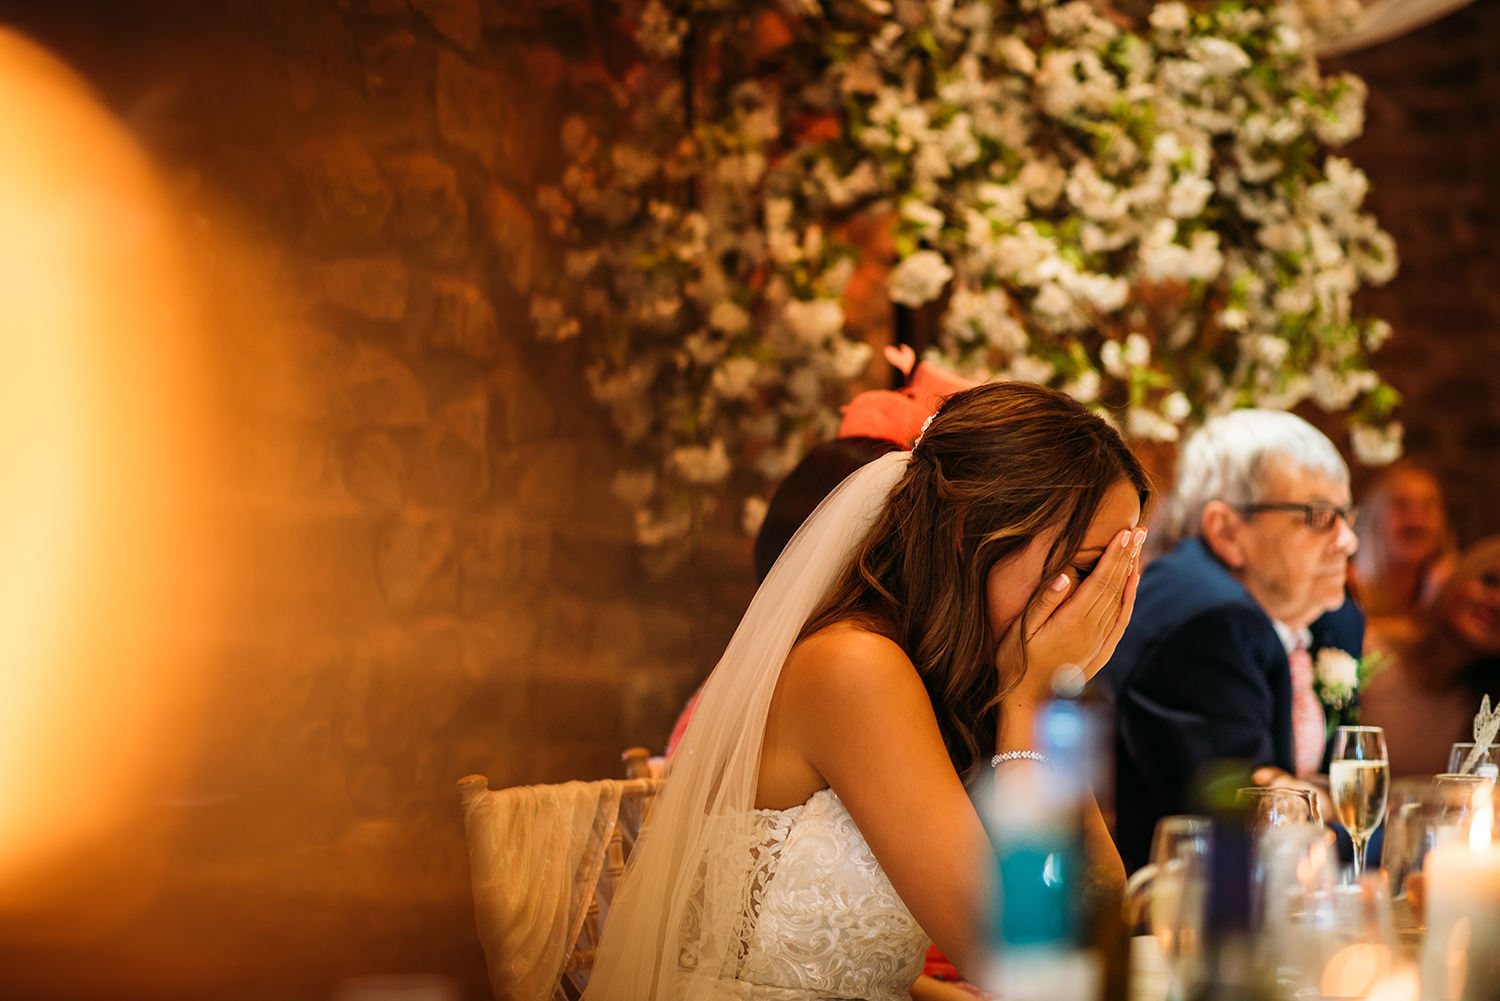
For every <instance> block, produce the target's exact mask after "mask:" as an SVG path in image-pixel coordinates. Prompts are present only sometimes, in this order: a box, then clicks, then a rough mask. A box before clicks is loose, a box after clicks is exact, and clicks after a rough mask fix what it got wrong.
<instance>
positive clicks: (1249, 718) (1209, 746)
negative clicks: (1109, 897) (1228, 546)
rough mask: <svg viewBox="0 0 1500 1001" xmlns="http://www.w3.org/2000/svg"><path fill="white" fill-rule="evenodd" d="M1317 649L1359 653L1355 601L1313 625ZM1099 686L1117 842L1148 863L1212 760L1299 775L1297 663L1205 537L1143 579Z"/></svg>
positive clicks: (1124, 854) (1360, 621) (1137, 861)
mask: <svg viewBox="0 0 1500 1001" xmlns="http://www.w3.org/2000/svg"><path fill="white" fill-rule="evenodd" d="M1312 634H1313V640H1312V647H1313V650H1314V651H1316V650H1317V649H1319V648H1320V647H1324V646H1336V647H1339V648H1341V649H1343V650H1347V651H1348V652H1349V653H1351V654H1353V655H1354V656H1356V657H1357V656H1359V654H1360V647H1361V645H1362V643H1363V640H1364V616H1363V615H1362V614H1361V613H1360V611H1359V609H1358V608H1357V607H1356V606H1355V605H1354V603H1353V601H1346V602H1345V603H1344V605H1343V607H1342V608H1340V609H1338V610H1337V611H1334V612H1330V613H1328V614H1326V615H1324V616H1322V617H1321V618H1319V619H1318V620H1317V621H1316V622H1314V623H1313V625H1312ZM1092 688H1093V689H1094V690H1095V692H1096V693H1097V694H1098V695H1100V696H1102V697H1103V698H1105V699H1107V700H1109V701H1111V702H1112V703H1113V704H1114V709H1115V812H1116V829H1115V842H1116V845H1117V846H1118V848H1119V849H1120V857H1121V858H1122V859H1123V860H1124V862H1125V868H1126V869H1127V870H1129V871H1134V870H1136V869H1138V868H1140V867H1141V866H1142V865H1144V864H1145V863H1146V862H1147V861H1148V860H1149V854H1150V850H1151V832H1152V830H1153V829H1154V828H1155V826H1156V821H1157V820H1158V819H1159V818H1161V817H1164V816H1167V815H1169V814H1175V813H1187V812H1191V811H1190V808H1191V806H1192V803H1191V799H1192V793H1193V786H1194V782H1195V778H1196V776H1197V774H1198V772H1199V770H1200V769H1201V768H1202V767H1203V766H1204V765H1205V764H1207V763H1208V762H1211V761H1214V760H1217V759H1222V758H1240V759H1245V760H1248V761H1250V762H1253V763H1254V764H1257V765H1259V764H1266V765H1275V766H1277V767H1278V768H1283V769H1285V770H1286V771H1289V772H1290V771H1294V766H1293V758H1292V696H1291V688H1292V682H1291V667H1290V665H1289V664H1288V662H1287V654H1286V648H1285V647H1284V646H1282V643H1281V638H1280V637H1279V636H1278V635H1277V634H1276V629H1275V627H1274V626H1273V625H1272V624H1271V619H1270V616H1268V615H1267V614H1266V613H1265V611H1264V610H1263V609H1262V608H1261V607H1260V604H1259V603H1258V602H1256V600H1255V599H1254V598H1253V597H1251V596H1250V592H1248V591H1246V590H1245V588H1244V585H1242V584H1241V583H1240V582H1239V581H1238V580H1236V579H1235V578H1234V577H1233V576H1232V575H1231V574H1230V573H1229V571H1228V570H1226V569H1225V568H1224V566H1223V565H1222V564H1221V563H1219V561H1218V560H1217V559H1215V558H1214V556H1213V554H1212V553H1210V552H1209V551H1208V550H1207V549H1206V548H1205V547H1204V546H1203V544H1202V543H1201V542H1200V541H1199V540H1197V539H1185V540H1183V541H1182V542H1181V543H1179V544H1178V545H1177V547H1176V548H1174V549H1173V550H1172V551H1171V552H1170V553H1167V554H1166V555H1164V556H1161V557H1159V558H1157V559H1156V560H1153V561H1152V562H1151V563H1149V564H1148V565H1147V566H1146V569H1145V571H1144V572H1143V573H1142V575H1141V583H1140V589H1139V591H1138V593H1137V595H1136V602H1135V613H1134V614H1133V615H1132V617H1131V620H1130V625H1129V626H1128V627H1127V628H1126V630H1125V634H1124V636H1122V637H1121V639H1120V643H1119V646H1118V647H1116V648H1115V653H1114V656H1113V657H1111V658H1110V661H1109V663H1108V664H1106V665H1105V666H1104V668H1103V669H1102V670H1101V671H1100V672H1099V674H1098V676H1097V677H1095V679H1094V681H1093V683H1092Z"/></svg>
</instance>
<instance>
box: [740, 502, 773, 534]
mask: <svg viewBox="0 0 1500 1001" xmlns="http://www.w3.org/2000/svg"><path fill="white" fill-rule="evenodd" d="M769 506H770V505H769V504H768V503H767V502H766V499H765V498H764V497H746V498H745V505H744V507H743V508H741V510H740V531H742V532H744V533H745V534H746V535H754V534H755V533H757V532H759V531H760V526H761V525H762V524H764V523H765V520H766V509H767V508H768V507H769Z"/></svg>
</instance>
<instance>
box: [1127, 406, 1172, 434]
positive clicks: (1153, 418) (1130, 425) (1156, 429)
mask: <svg viewBox="0 0 1500 1001" xmlns="http://www.w3.org/2000/svg"><path fill="white" fill-rule="evenodd" d="M1125 432H1126V434H1129V435H1131V436H1132V437H1135V438H1145V439H1146V440H1147V441H1176V440H1177V439H1178V437H1179V436H1180V435H1181V434H1182V432H1181V430H1180V429H1179V428H1178V427H1177V424H1176V423H1174V422H1173V421H1170V420H1168V419H1167V418H1165V417H1163V416H1162V415H1161V414H1159V413H1157V412H1156V411H1154V410H1152V409H1150V408H1149V407H1131V408H1130V409H1129V410H1127V411H1126V412H1125Z"/></svg>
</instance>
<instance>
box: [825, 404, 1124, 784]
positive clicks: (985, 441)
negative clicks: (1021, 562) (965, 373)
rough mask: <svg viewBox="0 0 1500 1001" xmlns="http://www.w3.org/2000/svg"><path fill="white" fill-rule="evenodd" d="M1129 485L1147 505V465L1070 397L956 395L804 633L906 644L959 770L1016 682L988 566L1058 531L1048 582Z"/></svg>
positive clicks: (991, 728) (988, 740) (987, 742)
mask: <svg viewBox="0 0 1500 1001" xmlns="http://www.w3.org/2000/svg"><path fill="white" fill-rule="evenodd" d="M1121 479H1126V480H1128V481H1129V482H1130V483H1131V485H1132V486H1134V487H1135V489H1136V491H1137V493H1138V494H1139V495H1140V498H1141V506H1142V507H1143V508H1144V507H1145V505H1146V501H1147V499H1148V497H1149V495H1150V488H1149V484H1148V482H1147V479H1146V474H1145V473H1144V472H1143V471H1142V469H1141V465H1140V463H1139V462H1138V461H1137V460H1136V458H1135V456H1134V455H1132V454H1131V453H1130V450H1129V449H1128V448H1126V446H1125V443H1124V442H1123V441H1122V440H1121V439H1120V435H1119V434H1118V433H1117V432H1116V431H1115V429H1114V428H1112V427H1110V426H1109V424H1107V423H1105V422H1104V421H1103V420H1102V419H1100V418H1099V417H1098V416H1096V415H1095V414H1093V413H1091V412H1090V411H1089V410H1088V408H1086V407H1084V406H1083V405H1082V404H1081V403H1079V402H1078V401H1076V400H1074V399H1073V398H1072V397H1070V396H1066V395H1064V394H1063V393H1059V392H1056V391H1054V390H1051V389H1046V388H1044V387H1042V386H1037V385H1033V384H1031V383H1019V382H1001V383H989V384H986V385H983V386H978V387H975V388H974V389H969V390H965V391H963V392H961V393H956V394H954V395H953V396H951V397H949V398H948V399H947V400H946V401H945V402H944V403H943V405H942V407H941V408H939V410H938V412H937V414H936V416H935V417H934V418H933V419H932V421H931V423H930V424H929V425H928V427H927V430H926V432H925V433H924V434H923V435H922V436H921V438H920V439H919V440H918V444H917V445H916V446H915V448H914V450H913V452H912V458H911V461H910V463H909V465H908V466H907V469H906V473H905V475H904V476H903V477H902V478H901V480H900V481H899V482H898V483H897V484H896V486H895V488H894V489H893V490H892V491H891V496H890V500H889V502H888V503H887V505H886V507H885V510H884V511H883V512H882V513H881V514H880V516H879V517H878V518H877V519H876V521H875V524H874V525H872V526H871V528H870V533H869V534H868V535H867V536H866V537H865V538H864V540H863V541H862V542H861V543H860V545H859V547H858V549H857V550H856V552H855V555H854V558H853V562H852V563H851V565H850V566H849V568H848V569H847V570H846V571H845V572H844V573H843V575H842V576H841V577H840V578H839V580H838V582H837V583H836V584H835V585H834V587H833V590H832V591H831V592H830V594H829V597H828V598H827V599H825V601H824V602H823V604H822V605H821V606H820V607H819V609H818V611H817V612H815V613H814V614H813V616H812V617H811V618H810V619H809V620H808V622H807V625H806V626H805V627H804V628H803V630H802V635H803V636H808V635H811V634H812V633H814V632H816V631H818V630H819V629H822V628H824V627H825V626H828V625H831V624H833V623H836V622H855V623H858V624H859V625H861V626H863V627H864V628H868V629H871V630H873V631H875V632H878V633H881V634H882V635H885V636H888V637H889V638H890V639H892V640H893V641H894V642H896V643H897V644H899V645H900V646H901V648H902V649H903V650H904V651H906V654H907V656H909V657H910V658H911V659H912V663H914V664H915V665H916V668H917V672H918V674H920V675H921V677H922V682H923V684H924V685H925V686H926V688H927V694H928V697H929V698H930V699H931V700H932V707H933V710H934V711H935V712H936V714H937V721H938V727H939V729H940V730H941V731H942V734H943V742H944V744H945V745H946V746H947V749H948V755H949V757H950V758H952V760H953V764H954V767H955V768H957V769H958V771H959V772H960V773H962V772H964V771H966V770H967V769H968V768H969V767H970V766H971V765H972V764H973V763H974V762H975V761H977V760H979V759H980V758H981V757H988V755H989V753H990V752H989V751H987V750H982V749H983V748H986V747H993V746H994V743H995V737H996V728H997V727H998V721H999V712H998V709H999V705H1000V700H1001V698H1002V697H1003V696H1004V695H1005V693H1006V692H1007V691H1009V690H1010V689H1011V688H1013V687H1014V686H1015V684H1016V683H1017V682H1019V681H1020V677H1019V676H1017V677H1015V678H1012V679H1007V680H1006V682H1005V684H1004V685H1002V684H1001V682H1000V679H999V677H998V676H997V673H996V671H995V667H994V664H993V662H992V661H991V660H990V658H989V656H988V651H990V650H992V649H993V647H994V644H995V643H996V642H997V640H998V637H994V636H992V635H990V627H989V621H988V615H987V614H986V600H985V596H986V581H987V579H988V576H989V572H990V569H991V568H992V567H994V565H995V564H996V563H999V562H1000V561H1002V560H1004V559H1006V558H1008V557H1010V556H1012V555H1014V554H1016V553H1018V552H1020V551H1021V550H1023V549H1024V548H1025V547H1026V546H1027V545H1029V544H1030V542H1031V540H1032V539H1033V538H1035V537H1036V536H1037V535H1038V534H1039V533H1041V532H1043V531H1045V530H1046V529H1048V528H1049V527H1051V526H1054V525H1057V526H1060V528H1061V531H1060V532H1059V534H1058V537H1057V540H1056V541H1055V542H1054V543H1053V545H1052V549H1051V552H1049V553H1048V555H1047V562H1046V568H1045V570H1044V572H1043V573H1042V576H1041V581H1050V580H1053V579H1054V578H1055V577H1056V576H1057V575H1058V574H1059V573H1061V572H1062V571H1063V570H1064V569H1065V568H1066V567H1067V565H1068V561H1069V560H1070V559H1071V558H1072V557H1073V555H1074V553H1076V552H1077V551H1078V549H1079V547H1080V546H1081V545H1082V544H1083V537H1084V535H1085V534H1086V533H1087V531H1088V527H1089V523H1090V522H1091V521H1092V520H1093V518H1094V514H1095V512H1096V511H1097V510H1098V508H1099V504H1100V502H1101V501H1102V500H1103V498H1104V495H1105V493H1106V492H1107V491H1108V490H1109V489H1110V488H1111V487H1112V486H1114V485H1115V484H1116V483H1118V482H1119V481H1120V480H1121ZM1042 586H1043V585H1042V583H1040V582H1039V583H1038V585H1037V593H1040V591H1041V589H1042ZM1033 597H1035V595H1033ZM1029 604H1030V603H1029V602H1028V607H1029ZM1023 628H1024V619H1023Z"/></svg>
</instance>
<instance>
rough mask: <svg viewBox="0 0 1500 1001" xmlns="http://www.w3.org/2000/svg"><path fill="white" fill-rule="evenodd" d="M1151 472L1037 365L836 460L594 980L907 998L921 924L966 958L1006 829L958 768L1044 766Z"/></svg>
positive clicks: (1111, 629)
mask: <svg viewBox="0 0 1500 1001" xmlns="http://www.w3.org/2000/svg"><path fill="white" fill-rule="evenodd" d="M1146 494H1147V487H1146V479H1145V476H1144V474H1143V473H1142V471H1141V468H1140V465H1139V464H1138V463H1137V462H1136V460H1135V458H1134V457H1133V456H1132V455H1131V454H1130V452H1129V451H1128V450H1127V449H1126V447H1125V445H1124V443H1123V442H1122V441H1121V440H1120V437H1119V435H1118V434H1117V433H1116V432H1115V431H1114V430H1113V429H1112V428H1111V427H1110V426H1109V425H1108V424H1106V423H1105V422H1104V421H1103V420H1101V419H1100V418H1098V417H1097V416H1095V415H1093V414H1092V413H1090V412H1089V411H1088V410H1087V409H1086V408H1085V407H1083V406H1082V405H1081V404H1079V403H1077V402H1076V401H1074V400H1072V399H1071V398H1069V397H1067V396H1064V395H1062V394H1060V393H1057V392H1054V391H1052V390H1048V389H1044V388H1042V387H1039V386H1035V385H1030V384H1022V383H993V384H988V385H983V386H979V387H977V388H975V389H971V390H967V391H964V392H961V393H958V394H956V395H954V396H952V397H950V398H949V399H948V400H947V401H946V402H945V403H944V404H943V406H942V407H941V409H939V411H938V412H937V414H936V415H935V416H934V418H933V419H932V420H931V421H930V422H929V424H928V426H927V428H926V430H925V431H924V433H923V434H922V435H921V436H919V438H918V439H917V443H916V445H915V446H913V448H912V450H911V451H910V452H893V453H891V454H889V455H886V456H883V457H881V458H879V459H877V460H875V461H874V462H872V463H870V464H869V465H867V466H865V467H864V468H862V469H861V470H859V471H858V472H856V473H854V474H853V475H851V476H850V477H849V478H848V479H847V480H845V481H844V483H843V484H841V485H840V486H839V487H838V488H837V489H836V490H835V491H834V492H833V493H832V494H831V495H830V496H829V498H828V499H827V500H825V501H824V502H823V504H822V505H821V506H820V507H819V508H818V509H817V511H815V512H814V514H813V515H812V517H811V518H810V519H809V520H808V522H807V523H806V525H804V527H803V528H802V529H801V531H799V532H798V533H797V535H796V536H795V537H794V538H793V539H792V541H791V543H790V544H789V545H788V546H787V548H786V550H785V552H784V553H783V555H782V556H781V558H780V559H779V560H778V561H777V563H776V565H775V567H774V568H773V569H772V571H771V573H770V575H769V576H768V577H767V578H766V580H765V582H764V583H763V584H762V585H761V587H760V590H759V591H758V592H757V593H756V595H755V598H754V600H753V601H752V602H751V604H750V607H749V609H748V611H747V612H746V613H745V617H744V619H743V620H742V621H741V623H740V626H739V628H738V629H737V630H736V632H735V634H734V637H733V639H732V640H731V641H730V643H729V647H728V649H727V650H726V651H725V653H724V656H723V659H722V660H720V662H719V665H718V666H717V667H716V668H715V670H714V672H713V674H712V675H711V676H710V678H709V680H708V681H707V682H706V683H705V685H704V688H703V691H702V695H701V696H700V699H699V703H698V707H697V709H696V711H695V713H694V715H693V718H692V721H691V723H690V724H689V726H688V729H687V733H686V734H685V736H684V737H683V740H682V743H681V744H680V745H679V748H678V750H677V753H676V756H675V758H674V759H673V763H672V767H671V771H670V773H669V777H668V780H667V784H666V790H665V792H664V793H663V794H662V796H661V799H660V801H659V802H658V803H657V805H656V807H655V809H654V812H653V814H652V817H651V824H650V827H649V829H648V830H647V832H646V834H645V835H644V837H643V840H642V842H641V844H640V846H639V847H638V849H637V851H636V853H635V855H634V857H633V858H632V860H631V864H630V869H629V871H628V872H627V874H626V877H625V881H624V884H623V886H622V888H621V893H620V896H619V897H618V898H617V899H616V900H615V902H614V905H613V906H612V907H611V909H610V911H609V914H608V920H607V922H606V924H605V931H604V937H603V941H602V943H601V946H600V951H599V958H598V962H597V964H596V967H595V971H594V975H593V979H592V981H591V983H590V985H589V989H588V991H587V992H586V995H585V996H586V998H588V999H589V1001H644V999H658V1001H678V999H692V1001H710V999H713V1001H718V999H757V1001H759V999H765V1001H811V999H816V998H870V999H881V1001H885V999H889V1001H897V999H901V998H905V997H906V994H907V991H908V989H909V988H910V986H911V984H912V982H913V980H914V979H915V978H916V976H917V974H918V973H919V972H920V971H921V967H922V955H923V951H924V949H925V948H926V945H927V942H928V940H929V938H930V939H931V940H933V941H935V942H936V943H937V945H938V946H939V947H940V948H941V949H942V951H943V952H944V954H945V955H947V956H948V957H949V959H951V960H952V961H953V962H954V964H955V965H956V966H957V967H958V968H959V969H960V970H962V971H965V972H966V973H967V975H968V976H969V977H970V978H971V979H972V978H974V977H975V976H976V975H977V972H978V971H980V970H981V969H982V964H981V959H982V952H981V941H980V929H981V928H982V927H983V924H984V919H983V915H984V914H985V913H986V905H987V899H988V896H989V894H990V892H991V889H990V876H989V867H988V862H987V860H988V859H989V857H990V851H989V846H988V843H987V841H986V835H985V832H984V828H983V826H982V824H981V822H980V818H979V815H978V813H977V812H976V810H975V807H974V806H973V804H972V803H971V801H970V799H969V796H968V794H967V792H966V790H965V784H964V780H965V778H966V777H970V776H971V775H972V774H973V773H975V772H977V771H979V770H981V769H986V768H988V767H990V764H991V757H992V756H995V757H996V758H997V760H998V761H999V762H1000V763H999V764H998V765H997V766H996V767H1003V768H1029V767H1034V763H1033V762H1032V761H1031V760H1029V759H1027V758H1025V757H1019V756H1014V755H1013V754H1011V753H1010V752H1016V751H1026V750H1029V749H1030V747H1031V741H1032V715H1033V713H1034V712H1035V711H1036V709H1037V708H1038V707H1039V706H1040V705H1041V703H1042V701H1043V700H1044V699H1045V698H1046V696H1047V693H1048V692H1049V691H1050V685H1051V680H1052V676H1053V674H1054V672H1055V671H1056V670H1057V669H1058V668H1059V667H1060V666H1061V665H1064V664H1076V665H1079V666H1080V667H1082V668H1083V669H1084V671H1085V672H1086V673H1087V674H1089V675H1090V676H1091V675H1092V674H1093V672H1094V671H1096V670H1097V669H1098V668H1099V667H1100V666H1102V665H1103V664H1104V662H1105V661H1106V660H1107V659H1108V658H1109V655H1110V653H1111V652H1112V651H1113V649H1114V646H1115V643H1116V642H1117V641H1118V639H1119V637H1120V634H1121V632H1122V631H1123V630H1124V628H1125V624H1126V622H1127V621H1128V620H1129V618H1130V611H1131V608H1132V605H1133V603H1134V599H1135V588H1136V581H1137V579H1138V578H1139V573H1140V568H1139V562H1140V561H1139V553H1140V548H1141V543H1142V541H1143V539H1144V537H1145V531H1144V530H1143V529H1139V528H1136V527H1135V526H1136V524H1137V522H1139V520H1140V515H1141V506H1142V504H1143V503H1144V501H1145V498H1146ZM999 808H1000V809H1003V808H1004V804H999ZM1088 823H1089V828H1090V829H1089V831H1088V835H1089V840H1090V849H1091V852H1092V854H1093V855H1094V858H1095V865H1096V866H1102V867H1103V869H1104V870H1105V875H1106V876H1107V877H1109V878H1113V879H1115V880H1119V881H1123V879H1124V872H1123V868H1122V867H1121V866H1120V862H1119V858H1118V856H1117V855H1115V854H1114V851H1113V848H1112V846H1111V844H1110V841H1109V835H1108V833H1107V831H1106V830H1105V828H1104V823H1103V820H1102V817H1101V816H1100V814H1099V811H1098V808H1097V806H1095V807H1093V808H1092V809H1091V811H1090V812H1089V820H1088Z"/></svg>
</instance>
